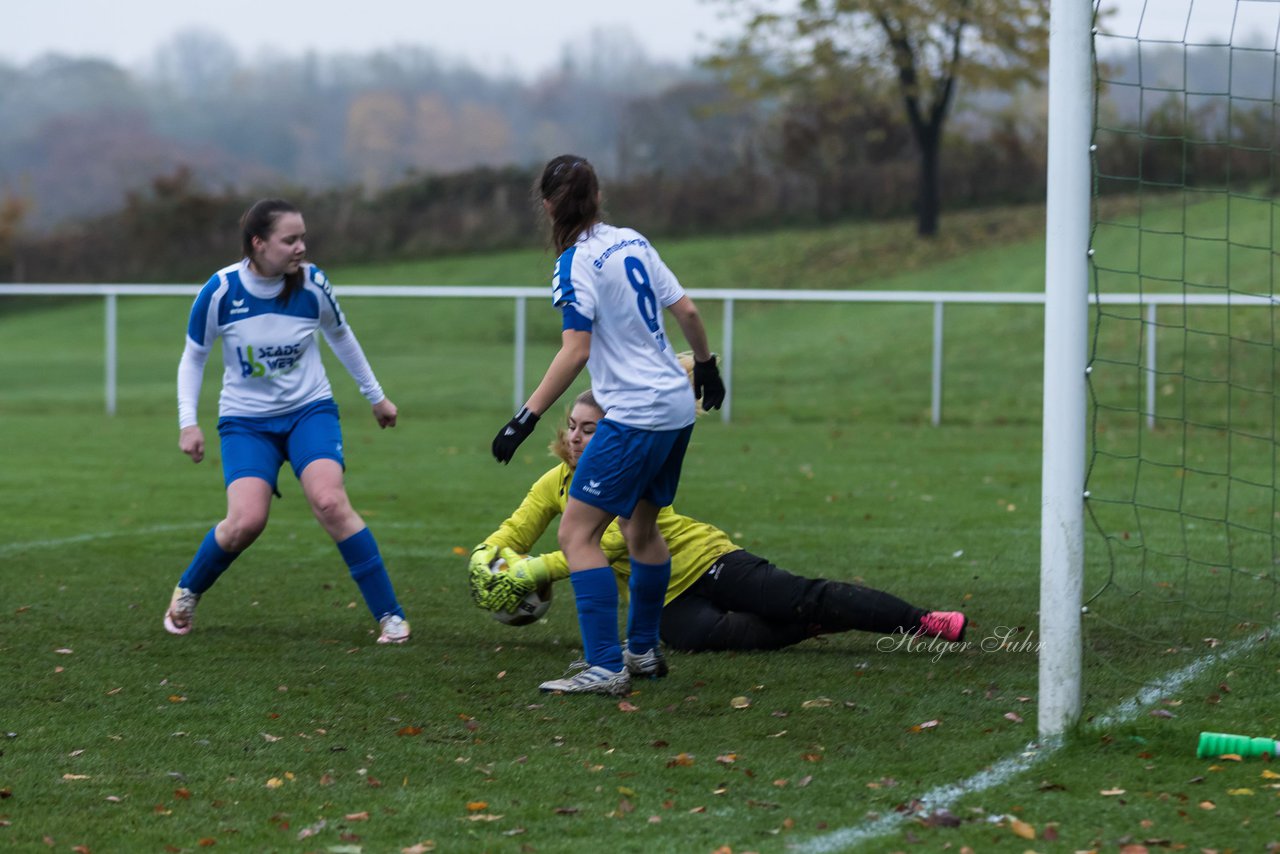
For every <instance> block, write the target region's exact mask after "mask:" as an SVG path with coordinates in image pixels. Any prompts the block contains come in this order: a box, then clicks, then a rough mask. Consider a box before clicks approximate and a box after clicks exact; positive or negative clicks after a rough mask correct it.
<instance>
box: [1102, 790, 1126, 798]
mask: <svg viewBox="0 0 1280 854" xmlns="http://www.w3.org/2000/svg"><path fill="white" fill-rule="evenodd" d="M1098 794H1099V795H1102V796H1103V797H1105V798H1110V797H1114V796H1116V795H1123V794H1124V789H1103V790H1102V791H1100V792H1098Z"/></svg>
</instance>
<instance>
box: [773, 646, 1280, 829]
mask: <svg viewBox="0 0 1280 854" xmlns="http://www.w3.org/2000/svg"><path fill="white" fill-rule="evenodd" d="M1277 630H1280V624H1277V625H1274V626H1271V627H1270V628H1269V629H1267V630H1266V631H1265V632H1264V633H1263V636H1264V637H1265V636H1266V635H1268V634H1273V633H1275V632H1276V631H1277ZM1257 641H1258V636H1257V635H1254V636H1253V637H1250V638H1246V639H1244V640H1240V641H1236V642H1235V643H1233V644H1230V645H1228V646H1226V647H1224V648H1223V649H1222V650H1221V651H1220V652H1216V653H1213V654H1212V655H1206V656H1204V657H1202V658H1199V659H1196V660H1195V661H1193V662H1191V663H1190V664H1188V665H1187V666H1186V667H1183V668H1182V669H1181V670H1177V671H1174V672H1173V673H1171V674H1169V675H1167V676H1165V677H1164V678H1163V679H1160V680H1158V681H1156V682H1152V683H1149V684H1148V685H1146V686H1144V687H1143V688H1142V689H1141V690H1140V691H1138V693H1137V694H1136V695H1135V696H1134V697H1132V698H1131V699H1129V700H1125V701H1124V702H1123V703H1120V704H1119V705H1117V706H1116V707H1115V708H1113V709H1112V710H1111V711H1109V712H1107V713H1106V714H1104V715H1102V716H1100V717H1097V718H1095V719H1094V720H1093V721H1091V722H1090V723H1088V724H1087V725H1084V727H1083V728H1084V729H1090V730H1093V729H1099V728H1105V727H1110V726H1115V725H1116V724H1120V723H1124V722H1125V721H1129V720H1132V719H1133V718H1135V717H1136V716H1137V715H1138V713H1139V712H1140V711H1141V710H1142V708H1143V707H1144V706H1148V705H1150V704H1151V703H1154V702H1156V701H1157V700H1159V699H1160V698H1161V697H1163V696H1165V695H1168V694H1170V693H1172V692H1174V691H1177V690H1178V689H1180V688H1181V687H1182V686H1183V685H1185V684H1187V683H1188V682H1190V681H1192V680H1193V679H1195V678H1196V677H1198V676H1200V675H1201V674H1202V673H1204V671H1205V670H1207V669H1208V668H1209V667H1210V666H1212V665H1214V664H1218V663H1220V662H1223V661H1226V660H1227V659H1230V658H1234V657H1235V656H1236V655H1238V654H1240V653H1241V652H1243V651H1244V650H1246V649H1247V648H1248V647H1250V646H1252V645H1254V644H1255V643H1257ZM1060 747H1062V740H1061V739H1058V738H1055V739H1053V740H1048V741H1046V742H1044V743H1042V744H1039V745H1035V744H1033V745H1031V746H1029V747H1028V748H1027V750H1026V752H1024V753H1020V754H1018V755H1017V756H1008V757H1005V758H1004V759H1001V760H1000V761H998V762H996V763H995V764H994V765H992V766H991V767H989V768H985V769H983V770H982V771H979V772H978V773H977V774H974V775H973V776H971V777H968V778H966V779H964V780H961V781H960V782H958V783H949V784H947V785H945V786H938V787H936V788H934V789H930V790H929V791H927V792H925V793H924V794H923V795H921V796H920V797H919V798H916V799H915V800H916V801H917V802H919V804H920V808H919V809H918V810H916V811H915V812H910V813H899V812H894V813H890V814H889V815H885V816H881V817H880V818H877V819H875V820H873V821H870V822H867V823H865V824H860V825H855V826H853V827H846V828H842V829H840V830H836V831H833V832H831V833H827V834H824V835H822V836H818V837H815V838H813V839H810V840H808V841H805V842H800V843H796V844H795V845H791V846H788V850H789V851H795V852H800V854H819V852H823V854H825V852H831V851H848V850H851V848H852V847H853V846H856V845H859V844H861V843H863V842H868V841H870V840H872V839H877V838H879V837H881V836H884V835H885V834H888V833H892V832H893V831H894V830H896V829H897V827H898V825H900V824H902V823H903V822H905V821H907V820H908V819H912V818H917V817H924V816H927V815H929V814H930V813H932V812H934V811H935V810H939V809H944V808H949V807H950V806H951V805H952V804H954V803H955V802H956V801H957V800H959V799H960V798H961V797H962V796H964V795H971V794H975V793H977V792H984V791H986V790H987V789H993V788H995V787H996V786H999V785H1002V784H1003V783H1007V782H1009V781H1010V780H1012V779H1013V778H1014V777H1015V776H1016V775H1018V774H1021V773H1022V772H1024V771H1027V770H1028V769H1030V768H1032V767H1034V766H1035V765H1037V764H1039V763H1040V762H1041V761H1042V760H1044V759H1048V758H1049V757H1050V756H1052V755H1053V754H1054V753H1056V752H1057V751H1058V749H1059V748H1060Z"/></svg>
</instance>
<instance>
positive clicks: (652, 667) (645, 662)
mask: <svg viewBox="0 0 1280 854" xmlns="http://www.w3.org/2000/svg"><path fill="white" fill-rule="evenodd" d="M622 661H623V663H624V664H626V666H627V672H628V673H630V674H631V675H632V676H642V677H644V678H646V679H661V678H662V677H663V676H666V675H667V660H666V659H665V658H663V657H662V651H661V650H659V649H658V648H657V647H654V648H653V649H651V650H649V651H648V652H640V653H634V652H632V651H631V650H630V649H629V648H627V647H625V646H624V647H623V648H622Z"/></svg>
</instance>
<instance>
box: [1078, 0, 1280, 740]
mask: <svg viewBox="0 0 1280 854" xmlns="http://www.w3.org/2000/svg"><path fill="white" fill-rule="evenodd" d="M1109 6H1110V4H1108V3H1103V4H1102V7H1101V11H1100V13H1099V15H1098V18H1097V21H1096V28H1095V33H1094V39H1093V45H1094V60H1095V74H1096V91H1095V95H1096V105H1095V121H1094V148H1093V157H1092V162H1093V178H1094V188H1093V189H1094V192H1093V231H1092V240H1091V244H1090V259H1091V289H1092V294H1091V297H1092V301H1093V306H1092V309H1091V315H1090V321H1091V324H1092V327H1093V328H1092V330H1091V332H1092V335H1091V340H1090V345H1089V346H1090V352H1089V359H1088V365H1089V373H1088V396H1089V413H1088V418H1089V423H1088V458H1087V474H1086V490H1087V492H1086V496H1087V498H1086V502H1085V512H1086V519H1087V522H1086V533H1085V568H1084V590H1083V601H1084V605H1085V611H1084V613H1083V617H1082V639H1083V647H1084V660H1083V664H1084V671H1085V673H1086V674H1087V675H1086V677H1085V681H1086V685H1090V684H1092V686H1093V689H1092V690H1090V689H1087V690H1086V692H1085V693H1086V696H1088V695H1091V694H1093V693H1094V691H1095V690H1096V691H1097V692H1100V693H1102V694H1110V693H1113V692H1114V693H1119V692H1122V691H1124V690H1127V689H1129V688H1132V687H1134V686H1137V685H1141V684H1142V683H1143V682H1145V681H1146V680H1148V679H1149V678H1150V676H1151V674H1152V673H1153V671H1154V670H1155V669H1157V668H1153V663H1152V662H1153V656H1155V657H1159V658H1158V659H1156V660H1158V661H1159V662H1161V666H1160V667H1159V668H1158V669H1159V670H1172V669H1175V668H1176V667H1177V666H1179V663H1180V662H1185V661H1193V660H1195V659H1196V658H1197V657H1203V656H1204V655H1205V654H1206V651H1208V650H1211V649H1217V648H1219V647H1221V646H1222V645H1225V644H1232V643H1234V644H1238V645H1242V648H1243V647H1244V646H1249V645H1253V646H1256V641H1257V640H1258V639H1259V638H1265V637H1267V636H1268V635H1269V633H1270V631H1271V629H1272V628H1273V627H1274V626H1275V624H1276V622H1277V619H1278V618H1280V617H1278V614H1280V593H1278V591H1277V586H1278V585H1277V581H1280V573H1278V572H1277V561H1278V560H1280V548H1278V546H1280V541H1278V539H1277V534H1278V529H1277V527H1278V525H1280V502H1278V501H1277V489H1278V488H1280V475H1278V471H1277V466H1278V465H1280V456H1278V453H1277V452H1278V448H1280V446H1278V444H1277V439H1278V437H1280V402H1278V401H1277V385H1276V375H1277V370H1278V369H1280V349H1278V347H1280V328H1278V324H1280V313H1278V312H1277V305H1276V299H1277V292H1276V277H1277V275H1278V273H1280V270H1278V269H1277V250H1278V249H1280V215H1278V214H1280V210H1278V209H1277V202H1276V191H1277V183H1278V181H1280V176H1278V175H1277V169H1278V168H1280V162H1278V161H1277V157H1278V154H1280V152H1278V150H1277V147H1276V145H1277V140H1278V134H1280V128H1278V127H1277V120H1278V118H1280V113H1278V109H1280V102H1278V101H1277V85H1278V84H1280V41H1278V39H1280V2H1264V0H1151V2H1147V3H1142V2H1136V0H1125V2H1123V3H1121V4H1120V5H1119V6H1118V7H1116V8H1114V9H1111V10H1110V12H1109ZM1273 649H1274V647H1273ZM1166 663H1167V665H1168V666H1167V667H1165V666H1163V665H1164V664H1166ZM1087 713H1088V712H1087V708H1086V716H1087Z"/></svg>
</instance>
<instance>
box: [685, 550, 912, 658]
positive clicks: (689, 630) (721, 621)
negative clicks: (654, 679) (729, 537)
mask: <svg viewBox="0 0 1280 854" xmlns="http://www.w3.org/2000/svg"><path fill="white" fill-rule="evenodd" d="M925 613H926V611H924V610H922V609H920V608H917V607H915V606H913V605H910V604H908V603H907V602H904V601H902V600H901V599H899V598H898V597H896V596H893V595H891V594H889V593H885V592H883V591H881V590H874V589H872V588H870V587H860V586H858V585H856V584H849V583H847V582H843V581H828V580H826V579H822V578H805V577H803V576H799V575H793V574H792V573H790V572H787V571H786V570H783V569H779V568H778V567H776V566H774V565H773V564H772V563H770V562H769V561H767V560H765V559H764V558H762V557H757V556H756V555H753V554H751V553H750V552H748V551H745V550H742V549H739V550H738V551H735V552H730V553H729V554H727V555H724V556H723V557H721V558H719V559H717V560H716V562H715V563H713V564H712V565H711V567H710V568H709V569H708V570H707V571H706V573H704V574H703V576H702V577H701V578H699V579H698V580H697V581H696V582H694V584H693V586H692V587H690V588H689V589H688V590H686V591H685V592H683V593H681V594H680V595H679V596H677V597H676V598H675V599H674V600H672V602H671V603H670V604H668V605H667V606H666V607H665V608H663V609H662V629H661V635H662V640H663V642H665V643H666V644H667V646H669V647H671V648H672V649H676V650H682V651H685V652H707V651H716V650H747V649H779V648H781V647H784V646H790V645H791V644H793V643H798V642H800V641H802V640H804V639H805V638H811V637H813V636H814V635H820V634H829V633H832V632H847V631H850V630H853V629H858V630H861V631H866V632H879V633H881V634H888V633H891V632H898V631H902V632H910V631H914V630H915V629H917V628H918V627H919V625H920V618H921V617H922V616H923V615H924V614H925Z"/></svg>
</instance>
